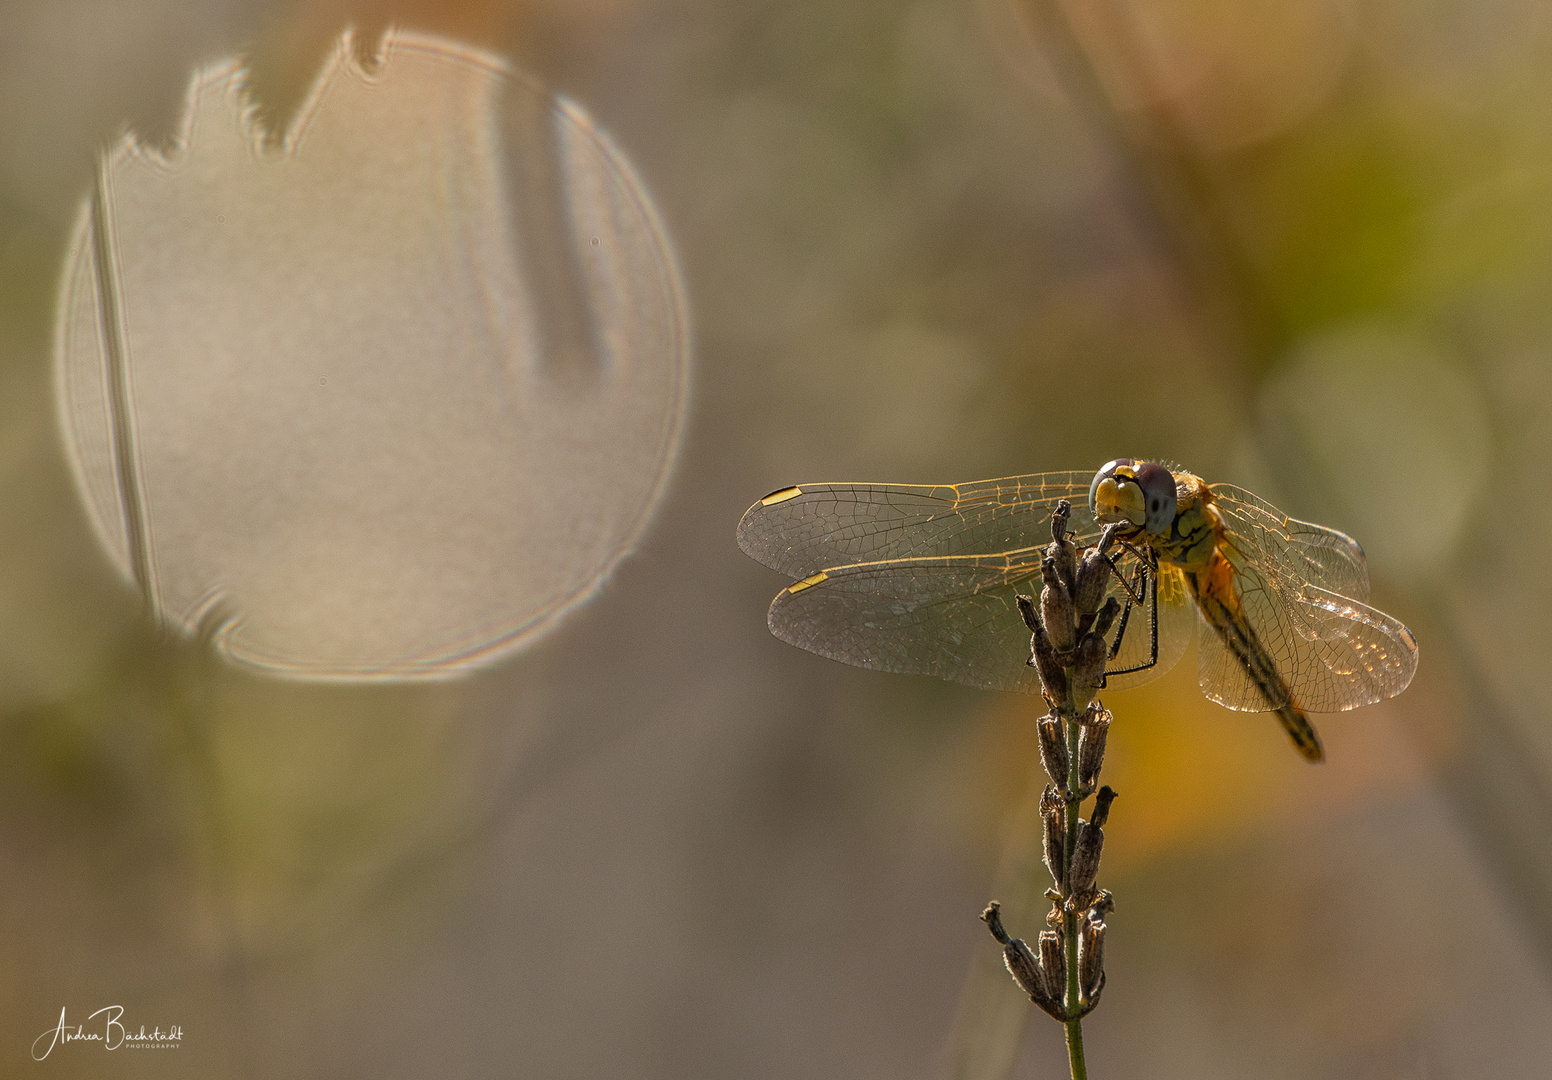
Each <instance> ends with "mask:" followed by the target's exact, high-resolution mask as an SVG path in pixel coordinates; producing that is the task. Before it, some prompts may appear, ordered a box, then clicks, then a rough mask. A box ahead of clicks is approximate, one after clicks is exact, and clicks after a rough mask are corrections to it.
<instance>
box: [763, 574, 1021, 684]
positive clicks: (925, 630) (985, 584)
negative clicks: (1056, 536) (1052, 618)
mask: <svg viewBox="0 0 1552 1080" xmlns="http://www.w3.org/2000/svg"><path fill="white" fill-rule="evenodd" d="M1030 579H1033V582H1032V583H1031V580H1030ZM1039 584H1040V563H1039V555H1038V552H1036V553H1035V554H1034V555H1032V556H1030V557H1028V558H1025V559H1022V560H1019V559H1015V558H1005V557H998V556H988V557H975V556H971V557H962V558H946V559H912V560H904V561H900V560H896V561H891V562H886V563H862V564H857V565H853V566H840V567H834V568H832V569H830V570H826V571H821V572H818V573H815V574H813V575H811V576H810V577H807V578H805V579H803V580H802V581H799V582H797V583H796V584H794V585H792V586H789V587H788V588H786V589H783V590H782V591H781V592H780V593H779V594H777V597H776V599H775V601H774V602H773V603H772V604H771V611H770V618H769V622H770V627H771V632H772V633H773V634H775V635H776V636H777V637H779V638H781V639H782V640H783V641H787V642H790V643H791V644H793V645H797V646H799V647H800V648H804V649H807V650H808V651H809V652H814V653H818V654H819V655H821V656H828V657H830V658H831V659H832V660H840V661H842V662H843V663H847V664H853V665H855V666H857V667H864V668H871V669H872V670H874V671H894V672H906V673H910V674H917V675H936V676H938V677H939V678H943V679H950V680H952V681H954V682H960V683H965V684H967V685H969V686H978V687H982V688H985V689H990V690H1021V691H1024V692H1027V693H1038V692H1039V690H1040V680H1039V678H1038V677H1037V676H1036V674H1035V671H1034V669H1033V668H1031V667H1029V666H1028V665H1027V664H1026V661H1027V660H1028V658H1029V630H1028V629H1027V628H1026V627H1025V625H1024V620H1023V618H1022V617H1021V616H1020V615H1019V611H1018V608H1017V606H1016V604H1015V601H1014V597H1015V596H1016V594H1017V593H1018V591H1019V587H1020V586H1021V585H1022V587H1023V591H1025V592H1034V591H1037V590H1038V589H1039Z"/></svg>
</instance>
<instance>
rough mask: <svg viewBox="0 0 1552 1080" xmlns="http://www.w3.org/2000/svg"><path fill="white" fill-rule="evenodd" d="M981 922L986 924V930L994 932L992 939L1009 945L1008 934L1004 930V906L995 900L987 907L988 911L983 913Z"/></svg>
mask: <svg viewBox="0 0 1552 1080" xmlns="http://www.w3.org/2000/svg"><path fill="white" fill-rule="evenodd" d="M981 921H982V922H983V923H985V924H986V929H988V930H990V931H991V932H992V937H994V938H996V939H997V941H998V942H999V943H1001V944H1003V945H1006V944H1007V943H1008V932H1007V931H1006V930H1004V929H1003V928H1002V905H1001V904H999V903H997V901H995V900H993V901H992V902H991V903H989V904H987V905H986V910H985V911H983V912H981Z"/></svg>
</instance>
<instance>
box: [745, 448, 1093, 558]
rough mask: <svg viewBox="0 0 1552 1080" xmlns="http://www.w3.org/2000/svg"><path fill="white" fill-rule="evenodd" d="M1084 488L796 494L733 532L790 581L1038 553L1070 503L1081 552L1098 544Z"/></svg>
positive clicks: (773, 500) (1028, 481) (1048, 480)
mask: <svg viewBox="0 0 1552 1080" xmlns="http://www.w3.org/2000/svg"><path fill="white" fill-rule="evenodd" d="M1093 478H1094V474H1093V473H1092V472H1049V473H1035V474H1033V475H1030V476H1009V477H1003V478H1001V479H998V480H977V481H973V482H971V483H967V484H940V485H935V486H934V485H926V484H923V485H910V484H900V485H890V484H802V485H800V486H798V487H791V488H784V489H783V490H781V491H776V492H772V493H771V494H770V495H767V496H766V497H765V498H763V499H761V500H760V501H759V502H757V503H755V504H754V505H753V506H751V507H750V508H749V510H748V511H747V512H746V513H745V514H744V517H743V520H742V521H740V522H739V523H738V546H739V547H741V548H743V549H744V552H745V553H746V554H747V555H749V556H750V557H751V558H753V559H755V560H757V561H759V562H762V563H764V564H765V565H766V566H769V567H770V568H771V569H772V570H780V571H781V572H782V573H784V574H787V575H789V576H790V577H794V578H805V577H808V576H809V575H810V574H813V573H816V572H818V571H820V570H824V569H827V568H829V567H835V566H848V565H852V564H857V563H877V562H883V561H887V560H892V559H921V558H937V557H944V556H949V557H960V556H974V555H998V554H1001V553H1005V552H1006V553H1013V552H1018V551H1030V550H1038V549H1039V548H1041V547H1043V546H1044V545H1046V544H1048V543H1050V540H1051V527H1050V519H1051V511H1052V510H1053V509H1054V508H1055V507H1056V504H1057V502H1058V501H1059V500H1061V499H1066V500H1068V501H1069V502H1070V503H1072V517H1071V519H1070V522H1069V525H1068V527H1069V528H1070V529H1072V530H1073V531H1074V532H1076V533H1077V536H1076V537H1075V539H1076V542H1077V543H1078V544H1080V545H1082V544H1085V543H1091V542H1092V541H1093V540H1094V539H1096V538H1097V537H1098V535H1099V529H1098V527H1097V526H1096V525H1095V523H1094V519H1093V517H1091V516H1090V514H1089V506H1088V498H1089V483H1090V482H1091V481H1092V480H1093ZM1031 558H1034V559H1035V567H1036V569H1037V570H1038V569H1039V560H1038V557H1036V556H1031Z"/></svg>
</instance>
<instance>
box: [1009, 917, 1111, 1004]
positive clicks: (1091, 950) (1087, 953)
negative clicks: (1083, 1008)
mask: <svg viewBox="0 0 1552 1080" xmlns="http://www.w3.org/2000/svg"><path fill="white" fill-rule="evenodd" d="M1021 985H1022V984H1021ZM1104 985H1105V920H1104V919H1103V918H1101V917H1100V915H1099V914H1098V912H1095V911H1090V912H1089V913H1088V916H1087V917H1086V918H1084V919H1081V920H1080V921H1079V922H1078V988H1079V989H1080V990H1081V991H1082V992H1083V997H1084V1000H1085V1001H1092V1000H1093V999H1095V998H1097V997H1098V996H1099V992H1100V990H1102V989H1103V988H1104Z"/></svg>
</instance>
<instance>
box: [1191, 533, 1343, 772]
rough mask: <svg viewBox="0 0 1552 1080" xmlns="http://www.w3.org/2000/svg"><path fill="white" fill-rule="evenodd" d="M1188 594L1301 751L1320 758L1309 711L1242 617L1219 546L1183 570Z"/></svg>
mask: <svg viewBox="0 0 1552 1080" xmlns="http://www.w3.org/2000/svg"><path fill="white" fill-rule="evenodd" d="M1185 577H1186V580H1187V581H1188V582H1190V584H1191V594H1192V596H1193V597H1194V598H1195V600H1196V604H1197V607H1198V608H1199V609H1200V610H1201V612H1202V617H1203V618H1204V619H1205V620H1206V622H1207V623H1208V625H1209V626H1211V627H1212V628H1213V630H1214V631H1216V632H1217V634H1218V637H1219V639H1220V640H1221V641H1222V642H1223V644H1224V646H1225V647H1226V648H1227V649H1228V650H1229V652H1230V653H1231V654H1232V655H1233V656H1234V658H1235V659H1236V660H1238V661H1239V663H1240V664H1241V666H1243V667H1244V669H1245V673H1246V675H1248V676H1249V677H1250V680H1251V682H1252V683H1254V684H1255V687H1256V689H1257V690H1259V691H1260V693H1261V697H1262V698H1263V699H1264V700H1265V702H1266V707H1267V709H1268V710H1270V711H1274V712H1276V713H1277V719H1278V720H1280V721H1281V722H1282V725H1283V728H1284V729H1285V730H1286V731H1287V732H1288V737H1289V738H1290V739H1292V740H1293V744H1294V746H1296V747H1298V748H1299V752H1300V753H1301V754H1303V755H1304V756H1305V757H1306V758H1308V759H1309V760H1311V761H1320V760H1322V759H1323V758H1324V757H1325V751H1324V750H1322V749H1321V746H1320V736H1319V735H1317V734H1316V733H1315V727H1314V725H1313V724H1311V723H1310V721H1309V717H1308V716H1306V715H1305V713H1304V710H1303V709H1301V708H1300V707H1299V703H1298V702H1297V701H1295V700H1294V697H1293V692H1292V691H1291V690H1289V688H1288V683H1287V681H1286V680H1285V679H1284V678H1283V677H1282V675H1281V673H1279V672H1278V670H1277V665H1276V664H1274V663H1273V662H1272V658H1271V657H1270V656H1269V655H1268V654H1267V651H1266V648H1265V647H1264V646H1263V645H1262V644H1261V641H1260V639H1259V638H1257V637H1256V632H1255V630H1253V629H1252V628H1251V626H1250V623H1249V621H1248V620H1247V619H1246V618H1245V612H1244V608H1243V607H1242V606H1241V604H1240V600H1239V594H1238V592H1237V590H1236V589H1235V586H1234V572H1233V567H1232V566H1231V565H1230V564H1229V561H1228V560H1227V559H1225V558H1224V557H1223V555H1222V554H1221V553H1220V552H1216V551H1215V552H1214V553H1213V556H1212V558H1211V560H1210V561H1209V563H1208V565H1207V568H1206V569H1204V570H1198V571H1195V572H1192V573H1187V574H1186V575H1185Z"/></svg>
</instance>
